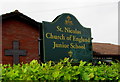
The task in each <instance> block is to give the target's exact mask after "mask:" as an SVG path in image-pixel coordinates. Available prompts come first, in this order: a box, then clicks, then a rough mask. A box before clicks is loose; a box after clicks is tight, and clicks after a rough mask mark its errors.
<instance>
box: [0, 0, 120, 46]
mask: <svg viewBox="0 0 120 82" xmlns="http://www.w3.org/2000/svg"><path fill="white" fill-rule="evenodd" d="M118 1H119V0H0V7H1V10H0V15H2V14H5V13H10V12H12V11H14V10H19V11H20V12H21V13H23V14H25V15H27V16H28V17H30V18H32V19H34V20H36V21H37V22H42V21H48V22H52V21H53V20H54V19H55V18H56V17H57V16H58V15H60V14H62V13H71V14H73V15H74V16H75V17H76V18H77V19H78V21H79V22H80V24H81V25H82V26H84V27H88V28H91V32H92V38H93V42H100V43H111V44H118Z"/></svg>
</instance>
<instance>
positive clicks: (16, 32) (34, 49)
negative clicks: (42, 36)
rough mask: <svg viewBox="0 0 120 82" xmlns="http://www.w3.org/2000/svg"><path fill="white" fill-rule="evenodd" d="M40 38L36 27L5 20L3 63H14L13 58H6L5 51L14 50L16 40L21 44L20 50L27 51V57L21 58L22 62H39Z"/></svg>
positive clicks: (3, 27) (3, 29)
mask: <svg viewBox="0 0 120 82" xmlns="http://www.w3.org/2000/svg"><path fill="white" fill-rule="evenodd" d="M38 37H39V32H38V29H37V28H36V27H33V26H32V25H29V24H27V23H25V22H23V21H20V20H15V19H7V20H4V21H3V23H2V63H3V64H12V63H13V57H12V56H5V49H12V47H13V45H12V42H13V41H14V40H18V41H19V42H20V49H22V50H27V56H20V62H24V63H26V62H30V61H31V60H33V59H37V60H38V59H39V57H38Z"/></svg>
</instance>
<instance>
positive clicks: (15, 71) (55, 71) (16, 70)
mask: <svg viewBox="0 0 120 82" xmlns="http://www.w3.org/2000/svg"><path fill="white" fill-rule="evenodd" d="M98 64H99V66H98V65H97V66H95V65H92V63H87V62H83V61H80V63H79V65H77V66H75V65H72V64H71V60H69V58H65V59H64V60H60V62H58V63H56V64H55V63H54V62H53V61H49V62H47V63H41V64H39V63H38V61H37V60H33V61H31V62H30V63H29V64H28V63H26V64H18V65H13V66H10V65H2V64H1V65H0V68H1V69H2V71H1V72H2V76H1V77H0V78H1V79H2V80H3V81H8V80H38V81H42V80H55V81H63V80H117V81H120V70H119V67H120V63H113V62H112V63H111V64H112V65H106V64H105V63H101V62H98Z"/></svg>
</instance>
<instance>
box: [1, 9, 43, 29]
mask: <svg viewBox="0 0 120 82" xmlns="http://www.w3.org/2000/svg"><path fill="white" fill-rule="evenodd" d="M9 18H17V19H22V20H23V21H25V22H28V23H29V24H32V25H35V26H36V27H39V24H41V23H39V22H37V21H35V20H34V19H31V18H30V17H28V16H26V15H24V14H22V13H21V12H19V11H18V10H15V11H13V12H10V13H6V14H2V15H1V16H0V20H2V21H3V20H6V19H9Z"/></svg>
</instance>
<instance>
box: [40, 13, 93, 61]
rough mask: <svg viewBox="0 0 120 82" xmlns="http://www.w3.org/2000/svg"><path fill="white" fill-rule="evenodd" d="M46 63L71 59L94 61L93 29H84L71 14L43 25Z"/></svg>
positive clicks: (63, 15) (60, 16)
mask: <svg viewBox="0 0 120 82" xmlns="http://www.w3.org/2000/svg"><path fill="white" fill-rule="evenodd" d="M42 27H43V54H44V55H43V57H44V62H47V61H50V60H51V61H55V62H58V61H59V60H60V59H63V58H64V57H70V58H72V59H73V61H74V62H79V61H80V60H83V61H91V60H92V57H93V56H92V41H91V29H90V28H85V27H83V26H82V25H81V24H80V23H79V22H78V20H77V19H76V18H75V17H74V16H73V15H71V14H68V13H65V14H61V15H59V16H58V17H57V18H56V19H55V20H54V21H53V22H45V21H43V23H42Z"/></svg>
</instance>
